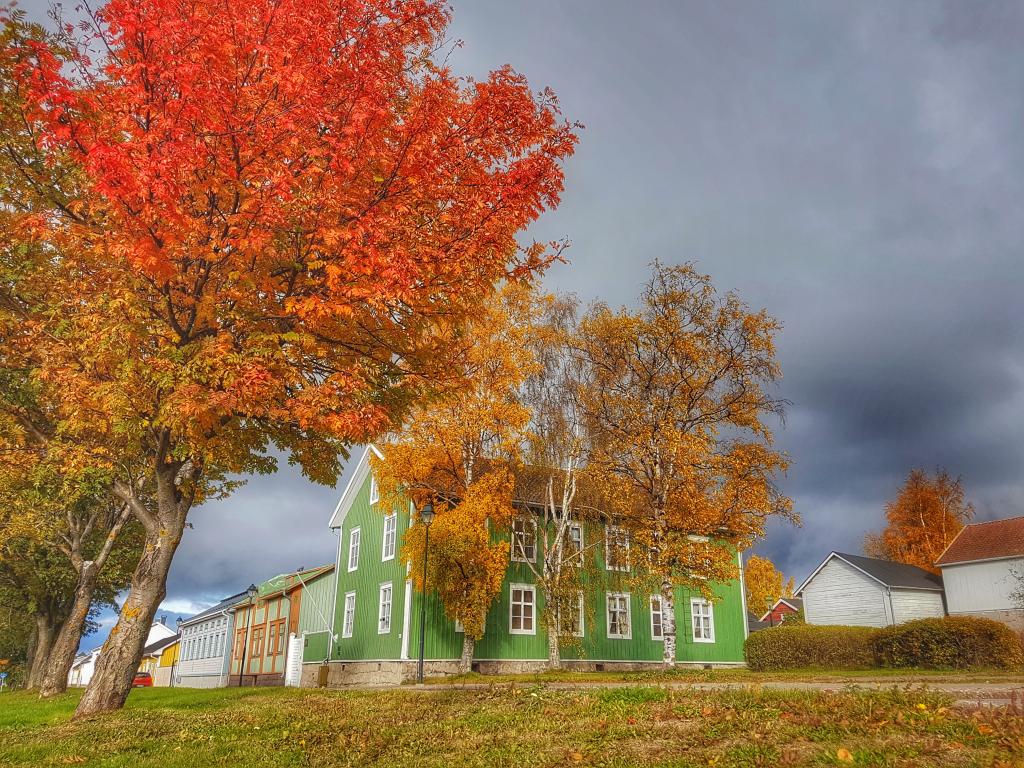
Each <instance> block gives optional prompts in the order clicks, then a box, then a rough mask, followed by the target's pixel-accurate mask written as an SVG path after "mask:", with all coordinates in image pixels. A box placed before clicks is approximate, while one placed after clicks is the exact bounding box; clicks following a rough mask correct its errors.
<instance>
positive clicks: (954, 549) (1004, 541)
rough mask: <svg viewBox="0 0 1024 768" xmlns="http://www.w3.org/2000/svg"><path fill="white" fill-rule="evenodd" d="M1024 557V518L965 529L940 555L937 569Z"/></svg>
mask: <svg viewBox="0 0 1024 768" xmlns="http://www.w3.org/2000/svg"><path fill="white" fill-rule="evenodd" d="M1009 557H1024V517H1010V518H1007V519H1006V520H991V521H989V522H987V523H973V524H971V525H966V526H964V527H963V529H961V531H960V533H958V534H957V535H956V537H955V538H954V539H953V540H952V541H951V542H950V543H949V546H948V547H946V551H945V552H943V553H942V554H941V555H939V559H938V560H936V561H935V564H936V565H953V564H954V563H970V562H974V561H977V560H1000V559H1003V558H1009Z"/></svg>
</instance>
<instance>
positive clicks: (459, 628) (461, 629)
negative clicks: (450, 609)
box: [455, 619, 466, 635]
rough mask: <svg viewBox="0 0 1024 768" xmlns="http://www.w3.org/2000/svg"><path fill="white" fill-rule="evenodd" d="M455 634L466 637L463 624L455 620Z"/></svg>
mask: <svg viewBox="0 0 1024 768" xmlns="http://www.w3.org/2000/svg"><path fill="white" fill-rule="evenodd" d="M455 634H457V635H464V634H466V628H465V627H464V626H462V622H461V621H459V620H458V619H456V620H455Z"/></svg>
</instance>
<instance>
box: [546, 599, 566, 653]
mask: <svg viewBox="0 0 1024 768" xmlns="http://www.w3.org/2000/svg"><path fill="white" fill-rule="evenodd" d="M548 605H550V603H548ZM548 613H552V614H553V613H554V611H548ZM544 623H545V624H547V627H546V629H547V632H548V669H561V668H562V649H561V647H560V646H561V643H560V639H561V638H560V637H559V635H558V629H559V627H558V619H557V618H556V617H555V616H553V615H552V616H548V617H547V620H546V621H545V622H544Z"/></svg>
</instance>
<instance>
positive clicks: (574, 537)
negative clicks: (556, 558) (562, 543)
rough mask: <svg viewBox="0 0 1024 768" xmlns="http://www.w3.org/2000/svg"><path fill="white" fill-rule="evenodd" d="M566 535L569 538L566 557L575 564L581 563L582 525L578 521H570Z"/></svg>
mask: <svg viewBox="0 0 1024 768" xmlns="http://www.w3.org/2000/svg"><path fill="white" fill-rule="evenodd" d="M566 535H567V536H568V538H569V541H568V542H567V547H566V550H567V551H566V553H565V555H566V558H567V559H568V560H569V561H570V562H572V563H573V564H575V565H583V526H582V525H581V524H580V523H570V524H569V529H568V530H567V531H566Z"/></svg>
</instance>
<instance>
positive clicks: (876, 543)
mask: <svg viewBox="0 0 1024 768" xmlns="http://www.w3.org/2000/svg"><path fill="white" fill-rule="evenodd" d="M973 517H974V506H973V505H972V504H970V503H968V502H966V501H965V500H964V489H963V485H962V483H961V482H960V478H959V477H956V478H954V477H952V476H951V475H950V474H949V473H948V472H947V471H946V470H945V469H940V470H938V471H937V472H936V473H935V475H934V477H933V476H930V475H929V474H928V473H927V472H925V471H924V470H921V469H914V470H911V472H910V474H909V475H907V479H906V482H904V484H903V487H902V488H900V491H899V493H898V494H897V495H896V498H895V499H894V500H892V501H890V502H889V503H887V504H886V505H885V518H886V526H885V528H883V529H882V530H881V531H880V532H878V533H869V534H868V535H867V536H865V538H864V552H865V553H866V554H867V555H869V556H870V557H879V558H882V559H883V560H894V561H896V562H898V563H907V564H908V565H916V566H917V567H918V568H924V569H925V570H926V571H931V572H932V573H939V568H938V567H937V566H936V565H935V561H936V560H938V559H939V555H941V554H942V552H943V551H944V550H945V549H946V547H947V546H949V543H950V542H951V541H953V539H954V538H955V537H956V535H957V534H958V533H960V530H961V529H962V528H963V527H964V525H966V524H967V523H968V522H970V520H971V518H973Z"/></svg>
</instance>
